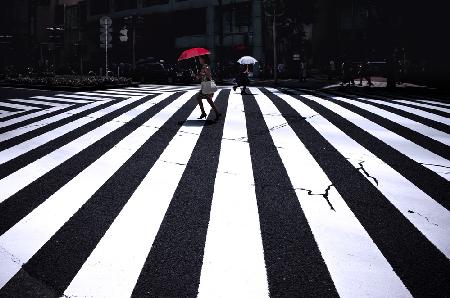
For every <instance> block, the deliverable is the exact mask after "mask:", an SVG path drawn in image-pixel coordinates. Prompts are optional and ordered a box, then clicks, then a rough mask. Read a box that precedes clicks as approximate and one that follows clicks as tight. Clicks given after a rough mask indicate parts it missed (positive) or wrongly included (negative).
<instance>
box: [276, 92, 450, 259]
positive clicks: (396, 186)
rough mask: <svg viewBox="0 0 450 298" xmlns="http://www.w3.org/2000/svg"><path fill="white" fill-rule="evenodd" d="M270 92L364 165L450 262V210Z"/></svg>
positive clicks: (307, 112) (306, 109)
mask: <svg viewBox="0 0 450 298" xmlns="http://www.w3.org/2000/svg"><path fill="white" fill-rule="evenodd" d="M269 90H271V91H274V92H276V94H277V95H278V96H279V97H280V98H282V99H283V100H284V101H286V103H288V104H289V105H290V106H291V107H292V108H293V109H295V110H296V111H297V112H298V113H299V114H300V115H301V116H302V117H305V118H306V121H308V122H309V124H311V125H312V126H313V127H314V128H315V129H316V130H317V131H318V132H319V133H320V134H321V135H322V136H323V137H324V138H325V139H326V140H327V141H328V142H330V144H331V145H332V146H333V147H335V148H336V150H338V151H339V153H341V154H342V155H343V156H344V157H346V158H347V159H348V160H349V162H350V163H351V164H352V165H353V166H354V167H355V168H360V166H361V165H360V163H362V165H363V166H364V169H365V170H366V172H367V173H369V174H370V176H371V177H375V178H376V179H377V180H378V185H376V183H375V181H374V180H373V178H370V177H367V176H366V175H364V177H366V178H367V179H368V180H369V181H370V182H371V183H372V184H373V185H374V186H376V187H377V188H378V190H379V191H380V192H381V193H382V194H383V195H384V196H385V197H386V198H387V199H388V200H389V201H390V202H391V203H392V204H393V205H394V206H395V207H396V208H397V209H398V210H399V211H400V212H401V213H402V214H403V216H404V217H405V218H407V219H408V220H409V221H410V222H411V223H412V224H413V225H414V226H415V227H416V228H417V229H418V230H419V231H420V232H421V233H422V234H423V235H424V236H425V237H427V238H428V240H430V242H431V243H433V244H434V245H435V246H436V247H437V248H438V249H439V250H440V251H441V252H442V253H444V254H445V255H446V256H447V258H449V259H450V245H449V243H450V225H449V224H448V223H449V222H450V212H449V211H448V210H447V209H445V208H444V207H442V206H441V205H440V204H438V203H437V202H436V201H434V200H433V199H432V198H431V197H430V196H428V195H427V194H425V193H424V192H423V191H422V190H420V189H419V188H418V187H417V186H415V185H414V184H413V183H412V182H410V181H409V180H408V179H406V178H405V177H403V176H402V175H401V174H400V173H398V172H396V171H395V170H394V169H393V168H391V167H390V166H389V165H388V164H386V163H385V162H384V161H383V160H381V159H379V158H378V157H376V156H375V155H374V154H373V153H371V152H370V151H368V150H367V149H365V148H364V147H363V146H361V145H360V144H358V143H357V142H356V141H355V140H353V139H352V138H350V137H349V136H348V135H346V134H345V133H343V132H342V131H341V130H340V129H338V128H337V127H336V126H334V125H333V124H332V123H330V122H329V121H328V120H326V119H325V118H324V117H322V116H320V115H318V114H317V113H316V112H315V111H314V110H312V109H311V108H309V107H308V106H307V105H305V104H303V103H302V102H300V101H299V100H297V99H295V98H293V97H291V96H289V95H286V94H283V93H281V92H277V91H276V90H275V89H270V88H269ZM312 116H314V117H312ZM409 211H413V212H414V213H411V212H409Z"/></svg>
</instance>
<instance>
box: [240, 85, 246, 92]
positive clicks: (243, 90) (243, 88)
mask: <svg viewBox="0 0 450 298" xmlns="http://www.w3.org/2000/svg"><path fill="white" fill-rule="evenodd" d="M246 88H247V85H242V89H241V94H245V89H246Z"/></svg>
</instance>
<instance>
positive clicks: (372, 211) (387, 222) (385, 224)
mask: <svg viewBox="0 0 450 298" xmlns="http://www.w3.org/2000/svg"><path fill="white" fill-rule="evenodd" d="M267 96H269V97H270V98H271V99H272V101H273V102H274V104H275V105H276V106H277V108H278V110H280V111H281V113H282V114H283V116H284V117H285V118H286V120H287V121H288V123H289V125H290V126H291V127H292V128H293V129H294V131H295V132H296V134H297V136H298V137H299V138H300V140H301V141H302V143H303V144H305V146H306V147H307V148H308V150H309V152H310V153H311V154H312V155H313V156H314V158H315V159H316V161H317V162H318V163H319V165H320V166H321V168H322V169H323V171H324V172H325V173H326V174H327V176H328V177H329V178H330V180H331V181H332V182H333V185H334V186H335V188H336V190H337V191H338V192H339V193H340V194H341V196H342V198H343V199H344V200H345V202H346V203H347V205H348V206H349V207H350V209H351V210H352V212H353V213H354V214H355V216H356V217H357V218H358V220H359V222H360V223H361V224H362V225H363V227H364V229H365V230H366V231H367V232H368V234H369V235H370V237H371V238H372V240H373V242H374V243H375V244H376V245H377V247H378V249H379V250H380V251H381V252H382V253H383V255H384V257H385V258H386V259H387V260H388V262H389V263H390V265H391V266H392V268H393V269H394V271H395V273H396V274H397V275H398V276H399V277H400V279H401V280H402V282H403V283H404V284H405V286H406V287H407V289H408V290H409V291H410V293H411V294H412V295H413V296H430V295H431V296H433V295H435V296H441V295H442V293H445V292H448V290H450V284H449V283H448V282H447V281H448V274H446V273H445V272H447V271H448V270H446V268H447V267H448V265H449V260H448V258H446V257H445V256H444V255H443V254H442V253H441V252H440V251H439V250H438V249H436V247H435V246H434V245H433V244H431V242H429V241H428V240H427V239H426V238H425V237H424V235H423V234H422V233H420V231H418V230H417V229H416V228H415V227H414V226H413V225H412V224H411V223H410V222H409V221H408V220H407V219H405V218H404V216H403V215H402V214H401V213H400V212H399V211H398V210H397V209H396V208H395V207H394V206H393V205H392V204H391V203H390V202H389V201H388V200H387V199H386V198H385V197H384V196H383V194H381V193H380V192H379V191H378V189H377V188H375V186H374V185H373V184H371V183H370V182H369V180H367V178H366V177H364V176H363V175H362V174H361V173H360V172H359V171H356V169H355V168H354V166H352V165H351V164H350V163H349V161H348V160H347V159H346V158H345V157H344V156H342V155H341V154H340V153H339V152H338V151H336V149H335V148H333V147H332V146H331V145H330V144H329V142H327V141H326V140H325V139H324V138H323V137H322V136H321V134H320V133H318V132H317V131H316V130H315V129H314V128H313V127H311V125H309V123H308V122H307V121H296V119H297V118H294V117H292V115H293V114H295V111H294V110H292V108H291V107H290V106H289V105H288V104H286V103H285V102H284V101H283V100H281V99H279V98H278V97H277V95H276V94H271V93H268V94H267ZM296 98H298V100H300V101H301V102H302V103H304V104H307V105H308V106H309V107H314V110H315V111H316V112H320V114H321V115H326V116H327V118H328V119H329V120H330V119H331V120H333V121H334V119H333V117H330V115H329V114H328V113H331V112H328V110H327V109H319V108H318V107H317V105H316V104H314V102H312V101H309V100H306V99H304V98H302V97H296ZM335 115H336V114H335ZM316 117H317V119H320V117H319V116H315V117H312V118H310V120H311V121H316V120H315V118H316ZM318 125H320V122H319V123H318ZM338 127H339V129H340V130H341V131H351V130H349V129H348V128H349V127H348V124H343V125H341V123H339V126H338ZM325 129H327V127H325V128H324V130H325ZM330 135H333V133H332V132H331V133H330ZM351 137H352V138H354V137H353V136H351ZM358 137H359V136H358ZM362 137H363V138H365V139H366V138H367V137H364V136H362ZM333 138H336V136H334V135H333ZM356 139H358V138H356ZM358 141H360V140H358ZM331 161H332V162H331ZM397 162H402V161H397ZM443 191H445V189H444V190H443ZM345 265H346V264H345ZM345 265H342V266H345ZM424 272H427V274H425V275H424ZM379 286H380V287H381V286H384V285H379Z"/></svg>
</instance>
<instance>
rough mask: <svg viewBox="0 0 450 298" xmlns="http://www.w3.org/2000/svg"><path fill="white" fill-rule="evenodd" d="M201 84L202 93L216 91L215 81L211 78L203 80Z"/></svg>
mask: <svg viewBox="0 0 450 298" xmlns="http://www.w3.org/2000/svg"><path fill="white" fill-rule="evenodd" d="M201 86H202V87H201V91H202V93H203V94H213V93H214V92H216V91H217V85H216V82H214V81H213V80H211V81H203V82H202V85H201Z"/></svg>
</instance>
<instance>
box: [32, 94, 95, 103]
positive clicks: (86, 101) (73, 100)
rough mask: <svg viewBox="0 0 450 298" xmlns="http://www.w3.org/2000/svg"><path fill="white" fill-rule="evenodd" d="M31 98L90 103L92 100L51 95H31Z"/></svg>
mask: <svg viewBox="0 0 450 298" xmlns="http://www.w3.org/2000/svg"><path fill="white" fill-rule="evenodd" d="M31 98H36V99H43V100H49V101H59V102H61V103H68V102H70V103H90V102H92V101H90V100H84V99H70V98H64V97H51V96H33V97H31Z"/></svg>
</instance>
